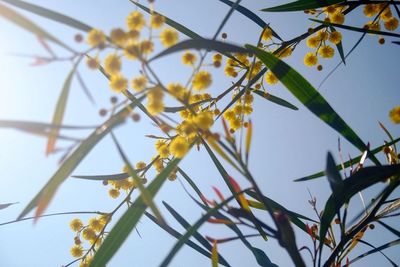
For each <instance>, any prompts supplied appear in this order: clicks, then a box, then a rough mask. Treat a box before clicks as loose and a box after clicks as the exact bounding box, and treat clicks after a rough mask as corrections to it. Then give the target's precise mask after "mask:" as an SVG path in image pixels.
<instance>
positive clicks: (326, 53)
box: [318, 45, 335, 58]
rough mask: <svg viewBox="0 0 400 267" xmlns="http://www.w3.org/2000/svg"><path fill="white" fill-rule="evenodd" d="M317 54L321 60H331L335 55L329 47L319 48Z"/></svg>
mask: <svg viewBox="0 0 400 267" xmlns="http://www.w3.org/2000/svg"><path fill="white" fill-rule="evenodd" d="M318 53H319V54H320V56H321V57H322V58H331V57H333V55H334V54H335V50H334V49H333V48H332V47H330V46H329V45H323V46H321V47H320V48H319V50H318Z"/></svg>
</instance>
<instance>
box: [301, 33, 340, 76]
mask: <svg viewBox="0 0 400 267" xmlns="http://www.w3.org/2000/svg"><path fill="white" fill-rule="evenodd" d="M341 41H342V34H341V33H340V32H339V31H333V30H330V29H328V28H325V29H321V30H319V31H318V32H316V33H315V34H314V35H312V36H310V37H309V38H308V39H307V42H306V43H307V46H308V47H309V48H312V49H315V50H314V52H308V53H306V55H305V56H304V65H306V66H308V67H312V66H315V65H317V64H318V56H320V57H321V58H325V59H328V58H332V57H333V56H334V55H335V49H334V48H333V47H332V46H331V45H329V44H328V42H330V43H332V44H333V45H337V44H339V43H340V42H341ZM318 69H322V68H321V65H319V66H318Z"/></svg>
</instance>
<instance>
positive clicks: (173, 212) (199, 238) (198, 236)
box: [163, 201, 230, 266]
mask: <svg viewBox="0 0 400 267" xmlns="http://www.w3.org/2000/svg"><path fill="white" fill-rule="evenodd" d="M163 204H164V206H165V207H166V208H167V210H168V211H169V212H170V213H171V215H172V216H173V217H174V218H175V219H176V220H177V221H178V222H179V223H180V224H181V225H182V226H183V227H184V228H185V229H186V230H188V229H189V228H190V226H191V225H190V223H188V222H187V221H186V220H185V218H183V217H182V216H181V215H180V214H179V213H178V212H177V211H176V210H174V209H173V208H172V207H171V206H170V205H168V203H166V202H165V201H163ZM192 236H193V237H194V238H195V239H196V240H197V241H199V243H200V244H202V245H203V247H205V248H206V249H208V251H212V249H213V247H212V246H211V244H210V243H209V242H208V240H207V239H205V238H204V237H203V236H202V235H201V234H200V233H199V232H198V231H196V232H194V233H193V235H192ZM218 259H220V260H218ZM218 261H221V262H222V263H223V264H224V265H225V266H230V265H229V264H228V262H227V261H226V260H225V259H224V258H223V257H222V256H221V255H219V254H218V253H217V261H216V262H218Z"/></svg>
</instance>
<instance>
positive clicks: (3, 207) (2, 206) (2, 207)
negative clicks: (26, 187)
mask: <svg viewBox="0 0 400 267" xmlns="http://www.w3.org/2000/svg"><path fill="white" fill-rule="evenodd" d="M17 203H18V202H13V203H5V204H0V210H4V209H6V208H8V207H10V206H11V205H14V204H17Z"/></svg>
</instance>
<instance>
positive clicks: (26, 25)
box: [0, 4, 74, 52]
mask: <svg viewBox="0 0 400 267" xmlns="http://www.w3.org/2000/svg"><path fill="white" fill-rule="evenodd" d="M0 16H2V17H4V18H5V19H7V20H9V21H11V22H13V23H15V24H16V25H18V26H19V27H21V28H23V29H25V30H27V31H29V32H31V33H33V34H35V35H36V36H39V37H41V38H43V39H47V40H49V41H51V42H53V43H56V44H58V45H59V46H61V47H64V48H65V49H67V50H68V51H70V52H74V50H73V49H72V48H70V47H69V46H68V45H66V44H65V43H63V42H61V41H60V40H59V39H57V38H56V37H54V36H53V35H51V34H50V33H48V32H47V31H45V30H44V29H42V28H41V27H40V26H38V25H37V24H35V23H34V22H33V21H31V20H29V19H28V18H26V17H24V16H22V15H21V14H19V13H18V12H16V11H14V10H13V9H11V8H9V7H7V6H5V5H3V4H0Z"/></svg>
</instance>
